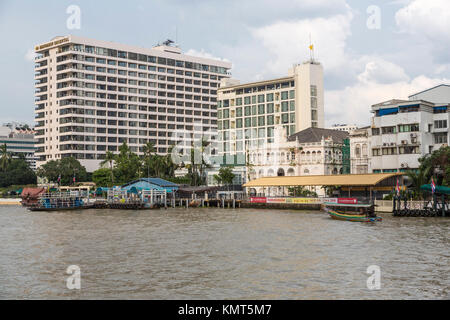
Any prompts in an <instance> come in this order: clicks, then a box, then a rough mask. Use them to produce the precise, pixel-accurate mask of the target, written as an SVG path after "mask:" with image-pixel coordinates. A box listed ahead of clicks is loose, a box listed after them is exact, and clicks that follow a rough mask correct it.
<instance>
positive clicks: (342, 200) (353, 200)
mask: <svg viewBox="0 0 450 320" xmlns="http://www.w3.org/2000/svg"><path fill="white" fill-rule="evenodd" d="M338 203H342V204H357V203H358V199H356V198H338Z"/></svg>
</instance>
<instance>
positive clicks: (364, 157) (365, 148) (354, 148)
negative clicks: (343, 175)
mask: <svg viewBox="0 0 450 320" xmlns="http://www.w3.org/2000/svg"><path fill="white" fill-rule="evenodd" d="M369 131H370V127H363V128H357V129H353V130H351V131H350V134H349V140H350V173H351V174H363V173H369V167H370V138H369Z"/></svg>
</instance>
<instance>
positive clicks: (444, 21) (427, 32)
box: [395, 0, 450, 41]
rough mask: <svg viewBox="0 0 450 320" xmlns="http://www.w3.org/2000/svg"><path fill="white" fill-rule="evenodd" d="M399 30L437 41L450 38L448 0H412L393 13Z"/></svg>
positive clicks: (449, 5) (449, 2) (449, 4)
mask: <svg viewBox="0 0 450 320" xmlns="http://www.w3.org/2000/svg"><path fill="white" fill-rule="evenodd" d="M395 20H396V23H397V25H398V26H399V27H400V30H401V31H403V32H407V33H410V34H414V35H424V36H426V37H428V38H430V39H433V40H437V41H446V40H447V41H448V40H449V39H450V33H449V30H450V1H448V0H432V1H430V0H414V1H412V2H411V3H409V4H408V5H407V6H405V7H403V8H401V9H400V10H399V11H397V13H396V14H395Z"/></svg>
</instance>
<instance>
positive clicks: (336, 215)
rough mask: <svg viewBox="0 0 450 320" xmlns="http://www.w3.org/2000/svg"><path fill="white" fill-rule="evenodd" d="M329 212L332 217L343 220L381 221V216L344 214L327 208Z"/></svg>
mask: <svg viewBox="0 0 450 320" xmlns="http://www.w3.org/2000/svg"><path fill="white" fill-rule="evenodd" d="M327 213H328V214H329V215H330V217H331V218H332V219H336V220H343V221H355V222H377V221H381V220H382V218H381V217H366V216H363V215H356V214H344V213H341V212H338V211H335V210H330V209H328V210H327Z"/></svg>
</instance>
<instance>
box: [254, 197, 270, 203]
mask: <svg viewBox="0 0 450 320" xmlns="http://www.w3.org/2000/svg"><path fill="white" fill-rule="evenodd" d="M266 201H267V198H266V197H251V198H250V202H251V203H266Z"/></svg>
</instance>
